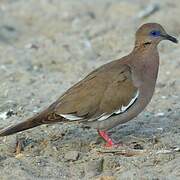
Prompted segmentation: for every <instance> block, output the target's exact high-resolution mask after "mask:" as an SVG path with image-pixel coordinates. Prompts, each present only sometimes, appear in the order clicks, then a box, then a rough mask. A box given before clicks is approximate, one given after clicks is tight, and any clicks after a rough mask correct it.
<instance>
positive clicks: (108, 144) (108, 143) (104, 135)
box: [97, 130, 119, 147]
mask: <svg viewBox="0 0 180 180" xmlns="http://www.w3.org/2000/svg"><path fill="white" fill-rule="evenodd" d="M97 131H98V134H99V135H100V136H101V137H102V138H103V139H104V140H105V141H106V144H105V147H117V146H119V145H118V144H115V143H114V142H113V140H112V139H111V138H110V137H109V136H108V134H107V133H106V131H100V130H97Z"/></svg>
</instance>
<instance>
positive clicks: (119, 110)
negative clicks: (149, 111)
mask: <svg viewBox="0 0 180 180" xmlns="http://www.w3.org/2000/svg"><path fill="white" fill-rule="evenodd" d="M138 96H139V91H137V92H136V95H135V96H134V97H133V98H132V99H131V101H130V102H129V104H128V105H127V106H122V107H121V108H120V109H118V110H116V111H115V112H113V113H111V114H106V115H103V116H101V118H99V119H98V121H103V120H105V119H107V118H109V117H110V116H111V115H112V114H120V113H123V112H125V111H126V110H127V109H128V108H129V107H130V106H131V105H132V104H133V103H134V102H135V101H136V99H137V98H138ZM104 114H105V113H104Z"/></svg>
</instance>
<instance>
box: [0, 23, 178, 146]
mask: <svg viewBox="0 0 180 180" xmlns="http://www.w3.org/2000/svg"><path fill="white" fill-rule="evenodd" d="M162 40H169V41H172V42H174V43H178V40H177V39H176V38H175V37H173V36H170V35H169V34H168V33H167V32H166V31H165V30H164V28H163V27H162V26H161V25H160V24H157V23H146V24H143V25H142V26H141V27H140V28H139V29H138V30H137V32H136V34H135V45H134V48H133V50H132V51H131V52H130V53H129V54H128V55H127V56H124V57H122V58H120V59H117V60H114V61H111V62H110V63H107V64H104V65H102V66H100V67H99V68H97V69H95V70H94V71H92V72H91V73H89V74H88V75H87V76H86V77H85V78H84V79H82V80H81V81H79V82H78V83H76V84H75V85H73V86H72V87H71V88H70V89H68V90H67V91H66V92H64V94H62V95H61V96H60V97H59V98H58V99H57V100H56V101H55V102H54V103H53V104H51V105H50V106H49V107H48V108H47V109H45V110H44V111H42V112H40V113H38V114H36V115H34V116H33V117H31V118H29V119H27V120H26V121H23V122H20V123H19V124H17V125H14V126H10V127H7V128H5V129H2V130H1V131H0V136H8V135H11V134H14V133H17V132H20V131H24V130H27V129H30V128H34V127H36V126H39V125H42V124H52V123H56V122H61V123H67V122H69V123H73V122H77V121H78V122H80V123H83V124H85V125H87V126H90V127H92V128H95V129H97V131H98V133H99V135H100V136H101V137H102V138H103V139H104V140H105V141H106V146H107V147H113V146H115V145H116V143H115V142H114V141H113V140H112V138H111V137H110V136H109V135H108V132H107V131H108V130H109V129H111V128H113V127H116V126H118V125H119V124H123V123H126V122H128V121H130V120H132V119H133V118H135V117H136V116H137V115H138V114H139V113H141V112H142V111H143V110H144V108H145V107H146V106H147V105H148V104H149V102H150V100H151V98H152V96H153V93H154V90H155V85H156V79H157V75H158V69H159V53H158V48H157V46H158V44H159V43H160V42H161V41H162Z"/></svg>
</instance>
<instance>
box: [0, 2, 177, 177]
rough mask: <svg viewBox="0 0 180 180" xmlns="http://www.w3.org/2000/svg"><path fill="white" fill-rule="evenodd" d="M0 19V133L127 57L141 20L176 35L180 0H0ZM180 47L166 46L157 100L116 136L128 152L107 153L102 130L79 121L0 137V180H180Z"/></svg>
mask: <svg viewBox="0 0 180 180" xmlns="http://www.w3.org/2000/svg"><path fill="white" fill-rule="evenodd" d="M151 8H152V9H154V10H153V11H154V12H152V13H151V12H148V11H149V10H150V9H151ZM0 17H1V20H0V85H1V88H0V128H3V127H5V126H8V125H10V124H14V123H17V122H21V121H23V120H24V119H26V118H27V117H30V116H32V115H33V114H35V113H36V112H38V111H40V110H42V109H43V108H45V107H47V106H48V105H50V103H51V102H53V101H54V100H56V98H58V97H59V96H60V95H61V93H62V92H64V91H65V90H66V89H68V88H69V87H70V86H71V85H72V84H74V83H75V82H77V81H78V80H80V79H81V78H83V77H84V76H85V75H86V74H87V73H88V72H90V71H91V70H93V69H95V68H96V67H98V66H100V65H101V64H104V63H107V62H108V61H110V60H113V59H115V58H118V57H121V56H123V55H125V54H127V53H128V52H130V51H131V49H132V47H133V45H134V32H135V30H136V29H137V27H138V26H139V25H140V24H142V23H144V22H159V23H161V24H162V25H163V26H164V27H165V29H166V30H167V31H168V32H169V33H170V34H173V35H174V36H176V37H180V21H179V17H180V1H179V0H173V1H171V0H163V1H160V2H156V1H150V0H126V1H125V0H89V1H88V0H67V1H65V0H64V1H63V0H38V1H37V0H28V1H27V0H1V1H0ZM179 47H180V46H179V45H175V44H172V43H170V42H167V41H166V42H162V43H161V44H160V46H159V51H160V57H161V66H160V72H159V77H158V82H157V87H156V92H155V94H154V97H153V100H152V101H151V103H150V104H149V106H148V107H147V109H146V110H145V111H144V112H143V113H141V114H140V115H139V116H138V117H137V118H136V119H134V120H133V121H130V122H128V123H126V124H123V125H120V126H118V127H116V128H115V129H112V130H111V132H110V133H112V137H113V138H114V139H115V140H117V141H119V140H121V141H123V143H125V144H127V145H128V147H126V146H125V147H121V148H119V149H112V150H109V149H106V148H103V143H104V142H103V141H102V140H100V139H99V138H98V136H97V133H96V130H94V129H88V128H86V127H83V126H82V125H77V124H64V125H61V124H55V125H46V126H41V127H38V128H35V129H33V130H28V131H26V132H23V133H20V134H18V135H13V136H10V137H7V138H0V179H2V180H9V179H18V180H21V179H22V180H23V179H24V180H29V179H52V180H54V179H60V180H67V179H68V180H69V179H70V180H79V179H85V180H86V179H99V180H100V179H101V180H115V179H118V180H124V179H125V180H126V179H127V180H134V179H135V180H136V179H137V180H141V179H142V180H146V179H148V180H149V179H150V180H159V179H160V180H161V179H162V180H166V179H167V180H176V179H180V149H179V148H180V103H179V102H180V95H179V92H180V70H179V69H180V48H179ZM17 145H18V148H17Z"/></svg>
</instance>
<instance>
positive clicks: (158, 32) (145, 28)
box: [136, 23, 178, 45]
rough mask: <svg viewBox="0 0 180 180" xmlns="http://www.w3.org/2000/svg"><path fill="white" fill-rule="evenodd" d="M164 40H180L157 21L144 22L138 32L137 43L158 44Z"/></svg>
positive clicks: (175, 41) (176, 41)
mask: <svg viewBox="0 0 180 180" xmlns="http://www.w3.org/2000/svg"><path fill="white" fill-rule="evenodd" d="M162 40H169V41H172V42H174V43H178V40H177V39H176V38H175V37H173V36H170V35H169V34H168V33H167V32H166V31H165V30H164V28H163V27H162V26H161V25H160V24H157V23H147V24H143V25H142V26H141V27H140V28H139V29H138V30H137V32H136V44H144V45H146V44H154V45H157V44H158V43H159V42H160V41H162Z"/></svg>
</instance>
